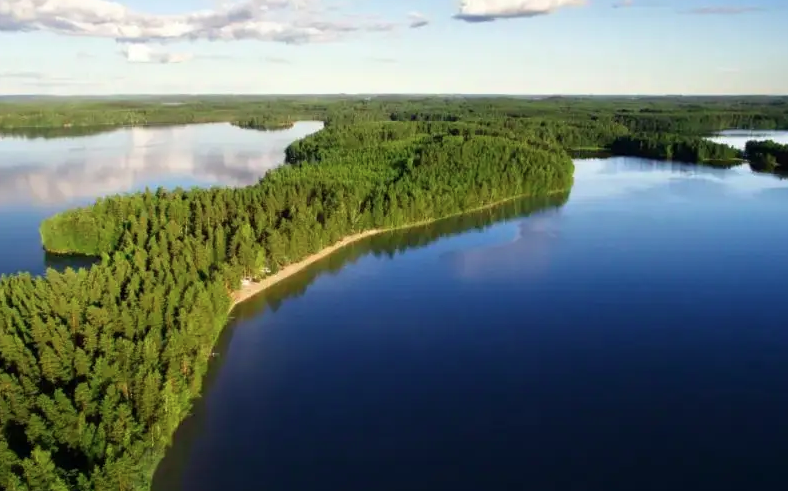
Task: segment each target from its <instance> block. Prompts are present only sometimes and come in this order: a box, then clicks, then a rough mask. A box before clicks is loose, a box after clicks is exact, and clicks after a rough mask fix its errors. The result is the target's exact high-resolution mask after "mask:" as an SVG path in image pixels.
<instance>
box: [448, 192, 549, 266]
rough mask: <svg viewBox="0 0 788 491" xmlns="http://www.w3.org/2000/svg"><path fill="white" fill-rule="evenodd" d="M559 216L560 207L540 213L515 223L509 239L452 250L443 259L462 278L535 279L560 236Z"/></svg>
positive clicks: (547, 263) (547, 262)
mask: <svg viewBox="0 0 788 491" xmlns="http://www.w3.org/2000/svg"><path fill="white" fill-rule="evenodd" d="M560 219H561V209H560V208H555V209H552V210H549V211H543V212H540V213H539V214H538V215H536V216H533V217H531V219H529V220H525V221H522V222H520V223H518V224H517V225H516V227H515V236H514V238H513V239H511V240H509V241H506V242H503V243H498V244H493V245H482V246H479V247H472V248H467V249H460V250H456V251H451V252H448V253H445V254H444V255H443V257H442V259H443V260H444V261H447V262H449V263H450V264H451V267H452V268H453V269H454V270H455V271H456V273H457V275H458V276H459V277H461V278H467V279H472V280H479V279H492V280H497V279H499V278H502V277H503V278H511V277H513V276H517V277H518V278H520V279H522V278H528V279H530V280H534V279H536V278H537V277H538V276H539V275H540V274H542V273H544V272H545V271H546V270H547V268H548V266H549V261H550V250H551V247H553V246H554V245H555V242H556V241H557V240H559V239H560Z"/></svg>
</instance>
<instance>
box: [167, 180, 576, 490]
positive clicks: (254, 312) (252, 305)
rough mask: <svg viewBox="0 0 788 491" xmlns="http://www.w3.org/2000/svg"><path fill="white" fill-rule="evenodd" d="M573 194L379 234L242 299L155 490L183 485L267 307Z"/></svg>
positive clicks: (557, 202)
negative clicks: (351, 269)
mask: <svg viewBox="0 0 788 491" xmlns="http://www.w3.org/2000/svg"><path fill="white" fill-rule="evenodd" d="M568 199H569V193H568V192H567V193H563V194H557V195H552V196H549V197H542V198H521V199H516V200H512V201H509V202H506V203H503V204H501V205H498V206H495V207H492V208H488V209H484V210H479V211H476V212H472V213H468V214H465V215H458V216H454V217H450V218H446V219H443V220H439V221H436V222H433V223H430V224H427V225H423V226H418V227H412V228H407V229H401V230H395V231H391V232H387V233H383V234H379V235H374V236H371V237H368V238H366V239H364V240H361V241H358V242H355V243H352V244H349V245H347V246H345V247H343V248H342V249H340V250H338V251H336V252H334V253H333V254H331V255H329V256H327V257H326V258H324V259H322V260H320V261H318V262H316V263H314V264H312V265H310V266H309V267H307V268H305V269H303V270H301V271H299V272H298V273H296V274H294V275H293V276H291V277H289V278H287V279H286V280H285V281H282V282H280V283H277V284H275V285H273V286H272V287H270V288H269V289H267V290H265V291H264V292H261V293H260V294H259V295H257V296H255V297H253V298H251V299H249V300H248V301H246V302H244V303H242V304H240V305H238V306H237V307H236V308H235V310H234V311H233V314H232V320H231V321H230V323H229V325H228V326H227V328H226V329H225V330H224V332H223V333H222V335H221V336H220V338H219V340H218V342H217V345H216V347H215V353H216V355H217V356H216V358H215V359H214V361H213V362H212V365H211V367H210V370H209V371H208V374H207V376H206V378H205V381H204V384H203V394H204V395H205V397H203V398H202V399H201V400H199V401H197V402H196V403H195V405H194V408H193V411H192V415H191V417H190V418H188V419H187V420H185V421H184V422H183V423H182V424H181V426H180V427H179V428H178V430H177V431H176V434H175V438H174V443H173V446H172V447H171V448H170V449H169V450H168V452H167V455H166V456H165V458H164V459H163V460H162V462H161V464H160V465H159V467H158V468H157V469H156V473H155V475H154V479H153V488H152V489H153V490H154V491H175V490H180V489H182V486H181V484H180V480H181V476H182V475H183V472H184V470H185V468H186V466H187V465H188V462H189V458H190V450H191V448H192V447H193V444H194V442H195V441H196V440H197V439H198V438H199V437H200V435H201V433H202V432H203V431H205V426H206V416H207V414H206V413H207V411H208V402H209V400H210V393H211V388H212V387H213V386H214V384H215V383H216V381H217V378H218V375H219V373H220V372H221V368H222V365H223V363H224V357H225V356H226V354H227V352H228V348H229V346H230V341H231V339H232V336H233V331H234V330H235V328H236V326H238V325H239V324H243V323H245V322H247V321H250V320H253V319H255V318H257V317H258V316H260V315H262V314H263V313H264V312H266V311H267V310H268V309H270V310H271V311H273V312H275V311H276V310H278V309H279V307H280V306H281V305H282V304H283V303H284V302H285V301H287V300H290V299H293V298H297V297H299V296H301V295H303V294H304V293H306V291H307V289H308V288H309V286H310V285H311V284H312V283H313V282H314V281H315V280H317V279H318V278H320V277H321V276H324V275H333V274H337V273H338V272H339V271H340V270H342V269H343V268H344V267H346V266H347V265H349V264H353V263H355V262H356V261H358V260H359V259H361V258H362V257H364V256H367V255H369V254H373V255H375V256H388V257H395V256H397V255H398V254H403V253H405V252H406V251H409V250H414V249H419V248H422V247H426V246H428V245H430V244H432V243H434V242H436V241H438V240H440V239H443V238H448V237H452V236H456V235H460V234H463V233H466V232H469V231H474V230H478V231H481V230H484V229H486V228H488V227H491V226H493V225H495V224H498V223H501V222H505V221H509V220H514V219H519V218H523V217H526V216H528V215H531V214H533V213H536V212H541V211H546V210H550V209H557V208H560V207H562V206H563V205H564V204H566V202H567V200H568Z"/></svg>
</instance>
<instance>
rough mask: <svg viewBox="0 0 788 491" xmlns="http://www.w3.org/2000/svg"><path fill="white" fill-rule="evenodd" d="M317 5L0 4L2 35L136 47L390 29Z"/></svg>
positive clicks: (17, 0) (286, 0)
mask: <svg viewBox="0 0 788 491" xmlns="http://www.w3.org/2000/svg"><path fill="white" fill-rule="evenodd" d="M318 1H319V0H241V1H238V2H234V3H230V4H223V5H221V6H219V7H217V8H216V9H214V10H201V11H195V12H189V13H184V14H177V15H156V14H149V13H143V12H136V11H134V10H131V9H130V8H128V7H126V6H125V5H123V4H121V3H118V2H115V1H110V0H0V31H21V32H25V31H47V32H52V33H56V34H64V35H73V36H88V37H103V38H111V39H117V40H119V41H123V42H138V43H141V42H148V41H169V40H196V39H206V40H211V41H215V40H239V39H252V40H260V41H274V42H282V43H293V44H297V43H307V42H319V41H330V40H333V39H336V38H337V37H340V36H341V35H342V34H343V33H347V32H353V31H385V30H390V29H392V28H393V27H394V24H390V23H385V22H383V23H381V22H372V23H369V22H361V21H356V22H354V23H352V24H351V23H349V22H347V21H341V20H340V21H336V20H325V19H323V20H316V19H315V14H316V13H319V12H321V10H320V9H319V8H318V3H317V2H318ZM323 12H324V11H323Z"/></svg>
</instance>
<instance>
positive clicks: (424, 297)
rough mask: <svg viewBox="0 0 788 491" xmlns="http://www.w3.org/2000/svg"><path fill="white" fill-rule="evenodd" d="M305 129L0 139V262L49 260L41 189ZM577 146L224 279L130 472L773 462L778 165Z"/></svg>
mask: <svg viewBox="0 0 788 491" xmlns="http://www.w3.org/2000/svg"><path fill="white" fill-rule="evenodd" d="M314 129H316V127H315V126H298V127H297V128H295V129H294V130H293V132H291V133H276V134H268V133H258V132H252V131H244V130H239V129H236V128H231V127H229V126H226V125H200V126H193V127H179V128H170V129H166V128H156V129H148V130H140V129H131V130H129V129H124V130H119V131H118V132H113V133H108V134H103V135H99V136H95V137H88V138H75V139H63V140H46V141H44V140H17V139H13V140H12V139H0V236H2V237H3V239H4V240H3V241H2V242H0V273H6V272H13V271H19V270H24V271H31V272H33V273H40V272H41V271H43V268H44V267H45V265H47V264H52V263H51V262H48V261H47V260H46V258H45V257H44V255H43V253H42V251H41V249H40V244H39V239H38V232H37V230H38V224H39V222H40V220H41V219H42V218H44V217H45V216H48V215H49V214H51V213H52V212H55V211H57V210H60V209H64V208H68V207H70V206H73V205H74V204H80V203H87V202H90V201H92V200H93V199H94V198H95V197H96V196H100V195H106V194H112V193H117V192H128V191H133V190H137V189H141V188H144V187H145V186H149V187H156V186H159V185H163V186H167V187H173V186H184V187H188V186H191V185H200V186H206V185H214V184H220V185H243V184H248V183H250V182H254V181H255V180H256V179H257V178H258V177H259V176H260V175H262V174H263V173H264V172H265V170H266V169H268V168H270V167H271V166H273V165H275V164H276V163H278V162H280V161H281V154H282V150H283V149H284V147H285V145H286V144H287V143H289V141H291V140H292V139H294V138H296V137H297V136H299V135H300V134H305V133H307V132H309V131H313V130H314ZM296 130H297V131H296ZM761 136H770V137H774V138H776V139H780V138H782V139H783V141H784V140H785V138H786V136H785V134H783V136H782V137H779V136H773V135H759V136H758V137H759V138H760V137H761ZM749 137H750V135H746V136H738V135H736V134H735V133H729V134H726V135H724V138H726V139H727V140H726V141H730V142H732V143H735V144H737V145H740V146H741V145H743V143H744V141H746V140H747V139H748V138H749ZM576 166H577V169H576V175H575V186H574V188H573V189H572V192H571V195H570V196H568V198H567V197H555V198H553V199H550V200H537V201H532V200H522V201H518V202H512V203H508V204H506V205H504V206H502V207H500V208H496V209H495V210H488V211H484V212H479V213H475V214H472V215H468V216H464V217H456V218H453V219H450V220H446V221H443V222H438V223H436V224H433V225H429V226H426V227H421V228H419V229H411V230H406V231H400V232H397V233H393V234H387V235H381V236H377V237H373V238H371V239H369V240H367V241H364V242H360V243H357V244H354V245H352V246H350V247H348V248H345V249H343V250H341V251H339V252H338V253H336V254H334V255H332V256H330V257H329V258H327V259H326V260H324V261H322V262H320V263H318V264H315V265H314V266H313V267H311V268H308V269H307V270H304V271H303V272H302V273H300V274H298V275H296V276H294V277H292V278H290V279H288V281H285V282H282V283H280V284H279V285H276V286H275V287H273V288H272V289H270V290H268V291H267V292H265V293H264V294H262V295H260V296H258V297H256V298H255V299H253V300H251V301H249V302H248V303H245V304H243V305H241V306H240V307H239V308H238V309H236V311H234V316H235V320H234V321H233V322H232V323H231V325H230V326H229V327H228V329H227V330H226V331H225V334H224V335H223V337H222V339H221V340H220V344H219V346H218V347H217V351H218V353H219V356H218V357H217V358H216V359H215V361H214V364H213V367H212V370H211V372H210V373H209V376H208V381H207V384H206V391H205V397H204V398H203V399H201V400H200V401H198V402H197V404H196V405H195V407H194V411H193V416H192V417H191V418H190V419H188V420H187V421H186V422H185V424H184V425H183V426H182V428H181V429H180V430H179V432H178V434H177V435H176V440H175V444H174V447H173V448H172V449H171V451H170V452H169V453H168V455H167V457H166V458H165V459H164V461H163V462H162V464H161V466H160V467H159V470H158V472H157V475H156V480H155V486H154V487H155V490H156V491H170V490H172V491H178V490H187V491H202V490H211V491H213V490H216V489H223V490H247V489H255V490H256V489H265V490H268V491H318V490H335V489H341V490H344V491H361V490H364V491H366V490H376V491H377V490H382V491H387V490H392V491H393V490H397V491H400V490H421V489H425V490H451V491H463V490H468V491H471V490H473V491H477V490H481V489H534V490H540V491H541V490H572V491H575V490H578V491H585V490H604V491H608V490H618V489H620V490H627V491H629V490H655V491H656V490H659V491H662V490H683V489H687V490H693V491H696V490H699V489H715V490H717V489H718V490H727V489H735V490H739V489H742V490H751V489H768V490H772V489H785V488H788V468H786V467H785V465H784V456H785V455H788V425H785V424H783V419H784V417H785V415H786V414H788V390H787V389H786V388H787V387H788V383H786V381H787V380H788V331H786V329H785V326H786V322H785V319H786V317H788V304H787V303H786V302H785V301H784V299H785V292H786V285H788V281H786V277H787V276H788V248H786V247H785V244H786V243H787V241H788V220H786V217H785V210H786V209H788V181H785V180H782V181H781V180H779V179H777V178H775V177H773V176H768V175H756V174H753V173H751V172H750V171H749V169H748V168H747V167H746V166H741V167H737V168H735V169H731V170H718V169H710V168H704V167H698V166H687V165H678V164H671V163H665V162H652V161H647V160H643V159H634V158H612V159H607V160H593V159H591V160H580V161H577V162H576ZM56 264H63V262H62V261H60V262H57V263H56Z"/></svg>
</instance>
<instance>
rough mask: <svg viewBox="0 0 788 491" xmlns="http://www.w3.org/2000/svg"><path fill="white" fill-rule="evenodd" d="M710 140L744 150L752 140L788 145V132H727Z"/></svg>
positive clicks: (720, 133)
mask: <svg viewBox="0 0 788 491" xmlns="http://www.w3.org/2000/svg"><path fill="white" fill-rule="evenodd" d="M709 140H711V141H713V142H716V143H724V144H725V145H730V146H732V147H734V148H738V149H739V150H744V146H745V145H746V144H747V142H748V141H750V140H774V141H776V142H777V143H782V144H788V131H763V130H726V131H721V132H719V133H718V134H717V135H715V136H712V137H710V138H709Z"/></svg>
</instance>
